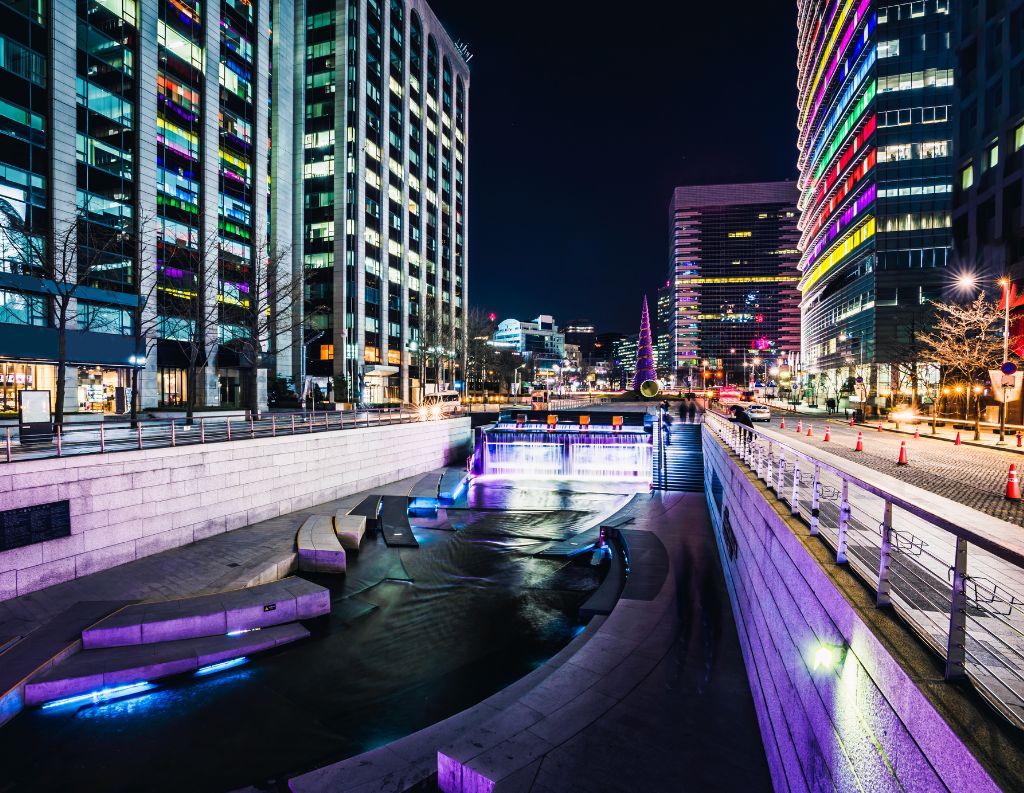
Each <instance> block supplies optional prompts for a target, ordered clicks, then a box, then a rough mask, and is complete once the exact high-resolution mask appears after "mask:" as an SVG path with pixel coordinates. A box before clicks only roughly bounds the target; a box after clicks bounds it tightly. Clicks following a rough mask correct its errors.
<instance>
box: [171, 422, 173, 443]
mask: <svg viewBox="0 0 1024 793" xmlns="http://www.w3.org/2000/svg"><path fill="white" fill-rule="evenodd" d="M171 446H174V419H171Z"/></svg>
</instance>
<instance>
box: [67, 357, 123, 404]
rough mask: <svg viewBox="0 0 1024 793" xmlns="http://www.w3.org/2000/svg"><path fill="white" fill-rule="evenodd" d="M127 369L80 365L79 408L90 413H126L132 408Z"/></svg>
mask: <svg viewBox="0 0 1024 793" xmlns="http://www.w3.org/2000/svg"><path fill="white" fill-rule="evenodd" d="M128 386H130V382H129V376H128V370H127V369H108V368H105V367H99V366H97V367H88V366H80V367H79V368H78V409H79V410H82V411H86V412H88V413H124V412H126V411H127V410H128V409H129V408H130V403H129V400H130V397H129V389H128Z"/></svg>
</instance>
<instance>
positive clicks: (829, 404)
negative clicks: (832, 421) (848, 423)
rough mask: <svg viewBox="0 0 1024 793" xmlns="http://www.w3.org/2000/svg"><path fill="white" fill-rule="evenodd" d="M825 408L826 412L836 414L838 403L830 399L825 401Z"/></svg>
mask: <svg viewBox="0 0 1024 793" xmlns="http://www.w3.org/2000/svg"><path fill="white" fill-rule="evenodd" d="M825 408H826V410H828V412H829V414H832V413H835V412H836V401H835V400H834V399H833V398H832V397H829V398H828V399H826V400H825Z"/></svg>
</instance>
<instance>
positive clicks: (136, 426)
mask: <svg viewBox="0 0 1024 793" xmlns="http://www.w3.org/2000/svg"><path fill="white" fill-rule="evenodd" d="M135 430H136V432H137V433H138V436H139V448H140V449H141V448H142V425H141V424H136V425H135Z"/></svg>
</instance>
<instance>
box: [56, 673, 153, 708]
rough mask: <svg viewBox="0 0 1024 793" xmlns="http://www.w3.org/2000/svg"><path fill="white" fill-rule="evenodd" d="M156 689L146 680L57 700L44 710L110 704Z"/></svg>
mask: <svg viewBox="0 0 1024 793" xmlns="http://www.w3.org/2000/svg"><path fill="white" fill-rule="evenodd" d="M154 688H156V686H155V685H154V684H153V683H149V682H147V681H145V680H143V681H142V682H141V683H130V684H128V685H126V686H113V687H112V688H101V689H99V690H98V691H90V692H89V693H88V694H78V695H77V696H74V697H65V698H64V699H55V700H53V701H52V702H47V703H46V704H45V705H43V710H46V709H48V708H59V707H62V706H63V705H75V704H78V703H80V702H89V703H92V704H94V705H96V704H99V703H101V702H110V701H111V700H113V699H120V698H121V697H130V696H132V695H133V694H141V693H142V692H144V691H150V690H152V689H154Z"/></svg>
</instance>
